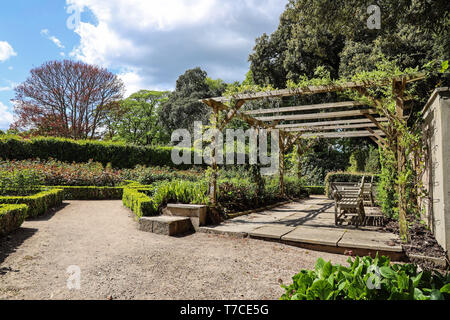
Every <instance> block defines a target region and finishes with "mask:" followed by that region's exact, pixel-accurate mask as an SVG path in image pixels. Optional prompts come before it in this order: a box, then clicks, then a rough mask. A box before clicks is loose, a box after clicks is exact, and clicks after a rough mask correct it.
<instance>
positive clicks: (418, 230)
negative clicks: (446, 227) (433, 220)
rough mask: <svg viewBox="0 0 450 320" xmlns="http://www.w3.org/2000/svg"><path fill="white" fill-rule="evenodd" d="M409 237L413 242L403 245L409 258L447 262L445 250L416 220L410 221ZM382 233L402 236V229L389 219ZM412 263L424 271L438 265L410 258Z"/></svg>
mask: <svg viewBox="0 0 450 320" xmlns="http://www.w3.org/2000/svg"><path fill="white" fill-rule="evenodd" d="M408 220H409V221H408V224H409V225H410V228H409V235H410V237H411V241H410V242H409V243H408V244H404V245H403V250H404V251H405V253H406V255H407V256H408V257H409V256H411V255H413V256H414V255H417V256H427V257H433V258H440V259H445V260H447V265H448V259H447V254H446V252H445V250H444V249H443V248H442V247H441V246H440V245H439V243H438V242H437V241H436V238H435V237H434V235H433V234H432V233H431V231H430V230H428V229H427V228H426V227H425V226H424V225H422V224H420V223H419V222H418V221H417V220H415V219H414V218H409V219H408ZM380 231H386V232H392V233H395V234H397V235H400V229H399V224H398V221H396V220H393V219H389V220H386V224H385V225H384V227H382V228H381V229H380ZM410 260H411V262H413V263H415V264H418V265H419V266H420V267H421V268H422V269H436V265H435V264H434V263H433V262H432V261H428V260H422V259H420V260H419V259H414V258H411V257H410Z"/></svg>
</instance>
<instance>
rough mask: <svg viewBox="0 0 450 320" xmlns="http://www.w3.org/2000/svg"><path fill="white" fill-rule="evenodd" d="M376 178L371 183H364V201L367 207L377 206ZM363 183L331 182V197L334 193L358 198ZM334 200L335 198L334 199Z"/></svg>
mask: <svg viewBox="0 0 450 320" xmlns="http://www.w3.org/2000/svg"><path fill="white" fill-rule="evenodd" d="M373 179H374V177H373V176H372V179H371V181H370V182H369V183H367V182H365V183H364V190H363V201H364V205H365V206H370V207H374V206H375V191H376V185H375V184H374V183H373ZM360 185H361V183H357V182H330V188H331V195H333V192H334V191H337V192H339V193H342V194H345V195H346V196H347V197H351V198H356V197H357V196H358V194H359V191H360ZM332 199H333V197H332Z"/></svg>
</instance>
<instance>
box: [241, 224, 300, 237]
mask: <svg viewBox="0 0 450 320" xmlns="http://www.w3.org/2000/svg"><path fill="white" fill-rule="evenodd" d="M294 229H295V228H294V227H286V226H273V225H270V226H265V227H260V228H257V229H254V230H253V231H251V232H249V235H250V236H252V237H259V238H269V239H281V237H282V236H284V235H285V234H287V233H289V232H291V231H292V230H294Z"/></svg>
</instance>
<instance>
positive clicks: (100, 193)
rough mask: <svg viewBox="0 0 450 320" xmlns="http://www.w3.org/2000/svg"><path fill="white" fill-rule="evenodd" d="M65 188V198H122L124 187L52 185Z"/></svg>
mask: <svg viewBox="0 0 450 320" xmlns="http://www.w3.org/2000/svg"><path fill="white" fill-rule="evenodd" d="M46 188H49V189H61V190H63V194H64V200H122V196H123V188H124V187H95V186H52V187H46Z"/></svg>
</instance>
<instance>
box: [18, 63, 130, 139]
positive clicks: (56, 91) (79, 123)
mask: <svg viewBox="0 0 450 320" xmlns="http://www.w3.org/2000/svg"><path fill="white" fill-rule="evenodd" d="M123 91H124V85H123V83H122V81H121V80H120V79H119V78H118V77H117V76H116V75H114V74H113V73H111V72H109V71H108V70H106V69H104V68H100V67H97V66H94V65H89V64H85V63H83V62H74V61H71V60H64V61H50V62H47V63H44V64H43V65H42V66H40V67H38V68H35V69H33V70H31V75H30V77H29V78H28V79H27V80H26V81H25V82H23V83H22V84H20V85H19V86H17V87H16V88H15V93H16V95H15V99H14V105H15V106H14V111H15V114H16V117H17V121H16V122H15V123H14V124H13V126H12V127H13V128H15V129H22V130H31V131H33V132H35V133H37V134H40V135H54V136H62V137H68V138H75V139H87V138H90V139H92V138H96V137H97V135H98V134H99V129H100V128H101V124H102V121H103V120H104V117H105V114H106V111H107V108H108V106H111V105H112V103H113V102H114V101H118V100H120V99H121V98H122V94H123Z"/></svg>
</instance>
